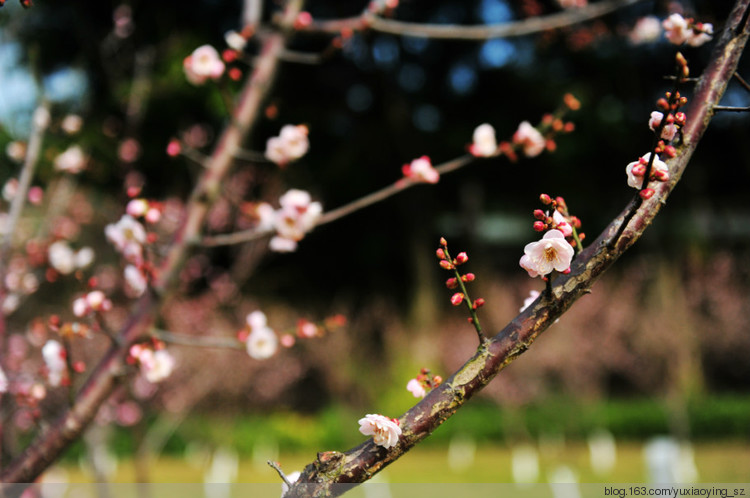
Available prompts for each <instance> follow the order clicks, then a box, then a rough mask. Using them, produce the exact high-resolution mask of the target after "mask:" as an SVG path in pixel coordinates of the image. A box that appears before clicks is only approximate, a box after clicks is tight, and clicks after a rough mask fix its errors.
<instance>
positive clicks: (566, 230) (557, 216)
mask: <svg viewBox="0 0 750 498" xmlns="http://www.w3.org/2000/svg"><path fill="white" fill-rule="evenodd" d="M552 220H553V221H554V222H555V228H557V229H558V230H560V231H561V232H562V234H563V235H564V236H565V237H570V236H571V235H573V227H572V226H570V223H568V220H567V219H566V218H565V216H563V215H562V213H560V211H558V210H557V209H555V211H554V212H553V213H552Z"/></svg>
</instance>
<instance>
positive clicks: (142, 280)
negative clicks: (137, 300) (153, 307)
mask: <svg viewBox="0 0 750 498" xmlns="http://www.w3.org/2000/svg"><path fill="white" fill-rule="evenodd" d="M123 276H124V277H125V282H126V283H127V284H128V289H130V291H131V292H132V295H133V297H139V296H141V295H143V293H144V292H146V289H147V288H148V280H147V278H146V275H144V274H143V272H142V271H141V270H140V269H139V268H138V267H137V266H135V265H127V266H126V267H125V270H124V271H123Z"/></svg>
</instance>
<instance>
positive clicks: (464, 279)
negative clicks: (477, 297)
mask: <svg viewBox="0 0 750 498" xmlns="http://www.w3.org/2000/svg"><path fill="white" fill-rule="evenodd" d="M475 278H476V276H475V275H474V274H473V273H467V274H466V275H462V276H461V281H462V282H473V281H474V279H475Z"/></svg>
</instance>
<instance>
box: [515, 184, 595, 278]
mask: <svg viewBox="0 0 750 498" xmlns="http://www.w3.org/2000/svg"><path fill="white" fill-rule="evenodd" d="M539 200H540V201H541V203H542V204H543V205H544V206H545V209H536V210H534V218H535V220H536V221H534V225H533V227H534V230H535V231H537V232H546V233H545V234H544V236H543V237H542V239H541V240H538V241H536V242H531V243H529V244H526V246H525V247H524V250H523V253H524V254H523V256H521V259H520V261H519V265H520V266H521V268H523V269H524V270H526V272H527V273H528V274H529V276H530V277H532V278H535V277H542V278H543V279H545V280H546V276H547V275H549V274H550V273H552V271H558V272H561V273H566V272H568V271H569V270H570V263H571V261H572V260H573V256H574V254H575V249H574V247H575V248H577V249H578V250H579V251H580V250H581V242H582V241H583V239H584V238H585V237H586V235H585V234H584V233H579V232H578V230H579V229H580V228H581V221H580V220H579V219H578V217H576V216H572V215H571V214H570V213H569V212H568V205H567V203H566V202H565V199H563V198H562V197H555V198H552V197H551V196H549V195H547V194H541V195H540V196H539Z"/></svg>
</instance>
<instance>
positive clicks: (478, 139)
mask: <svg viewBox="0 0 750 498" xmlns="http://www.w3.org/2000/svg"><path fill="white" fill-rule="evenodd" d="M472 139H473V142H472V144H471V145H470V146H469V153H471V155H472V156H475V157H490V156H494V155H495V152H497V139H496V138H495V128H493V127H492V125H490V124H487V123H484V124H481V125H479V126H477V127H476V129H475V130H474V135H473V137H472Z"/></svg>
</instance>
